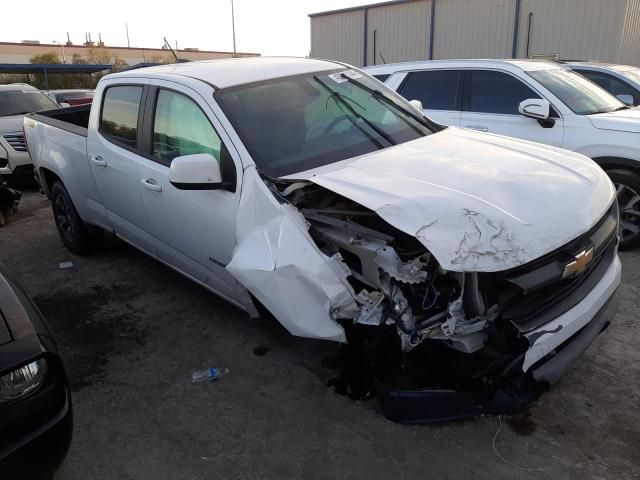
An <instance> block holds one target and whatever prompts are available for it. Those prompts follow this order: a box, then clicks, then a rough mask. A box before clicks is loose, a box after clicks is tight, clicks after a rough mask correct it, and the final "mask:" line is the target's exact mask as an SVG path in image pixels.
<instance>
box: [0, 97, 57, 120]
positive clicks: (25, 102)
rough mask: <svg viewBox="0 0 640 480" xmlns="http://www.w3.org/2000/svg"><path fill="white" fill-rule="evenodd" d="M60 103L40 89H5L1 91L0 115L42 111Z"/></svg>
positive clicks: (55, 106)
mask: <svg viewBox="0 0 640 480" xmlns="http://www.w3.org/2000/svg"><path fill="white" fill-rule="evenodd" d="M53 108H58V105H56V103H55V102H54V101H53V100H51V99H50V98H49V97H47V96H46V95H45V94H44V93H42V92H40V91H39V90H5V91H4V92H0V117H6V116H7V115H19V114H21V113H33V112H41V111H42V110H51V109H53Z"/></svg>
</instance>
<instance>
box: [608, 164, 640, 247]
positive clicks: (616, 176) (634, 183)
mask: <svg viewBox="0 0 640 480" xmlns="http://www.w3.org/2000/svg"><path fill="white" fill-rule="evenodd" d="M607 174H608V175H609V178H610V179H611V181H612V182H613V184H614V185H615V187H616V195H617V197H618V209H619V211H620V228H619V230H618V233H619V235H620V249H621V250H629V249H631V248H634V247H637V246H638V245H640V176H638V174H637V173H635V172H632V171H630V170H622V169H615V170H608V171H607Z"/></svg>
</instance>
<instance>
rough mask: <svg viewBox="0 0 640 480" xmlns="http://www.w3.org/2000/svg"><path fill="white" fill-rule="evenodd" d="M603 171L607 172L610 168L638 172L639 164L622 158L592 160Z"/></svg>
mask: <svg viewBox="0 0 640 480" xmlns="http://www.w3.org/2000/svg"><path fill="white" fill-rule="evenodd" d="M592 160H593V161H594V162H596V163H597V164H598V165H600V167H602V169H603V170H609V169H612V168H624V169H627V170H633V171H634V172H640V162H639V161H638V160H633V159H631V158H624V157H594V158H593V159H592Z"/></svg>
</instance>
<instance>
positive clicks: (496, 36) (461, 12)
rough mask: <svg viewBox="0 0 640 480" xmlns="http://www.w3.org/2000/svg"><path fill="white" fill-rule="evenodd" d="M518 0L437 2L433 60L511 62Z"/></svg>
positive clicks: (454, 0)
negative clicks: (470, 59) (505, 60)
mask: <svg viewBox="0 0 640 480" xmlns="http://www.w3.org/2000/svg"><path fill="white" fill-rule="evenodd" d="M515 3H516V2H515V0H436V14H435V17H436V22H435V39H434V42H433V44H434V52H433V58H434V59H441V58H509V57H511V49H512V45H513V24H514V16H515Z"/></svg>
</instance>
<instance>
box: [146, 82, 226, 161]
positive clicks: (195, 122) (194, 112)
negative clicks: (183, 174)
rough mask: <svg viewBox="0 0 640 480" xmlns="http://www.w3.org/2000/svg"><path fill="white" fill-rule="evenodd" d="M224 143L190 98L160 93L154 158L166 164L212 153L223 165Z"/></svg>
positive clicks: (154, 137) (155, 121) (154, 136)
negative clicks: (185, 156) (183, 157)
mask: <svg viewBox="0 0 640 480" xmlns="http://www.w3.org/2000/svg"><path fill="white" fill-rule="evenodd" d="M221 147H222V141H221V140H220V137H219V136H218V134H217V133H216V131H215V130H214V128H213V126H212V125H211V123H210V122H209V119H208V118H207V116H206V115H205V114H204V112H203V111H202V110H201V109H200V107H199V106H198V105H197V104H196V103H195V102H194V101H193V100H191V99H190V98H188V97H186V96H185V95H182V94H180V93H176V92H172V91H169V90H160V91H159V92H158V98H157V101H156V110H155V115H154V121H153V145H152V155H153V157H155V158H157V159H158V160H160V161H161V162H162V163H164V164H166V165H169V164H171V161H172V160H173V159H174V158H176V157H180V156H182V155H192V154H195V153H209V154H211V155H213V157H214V158H215V159H216V160H217V161H218V162H220V158H221Z"/></svg>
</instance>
